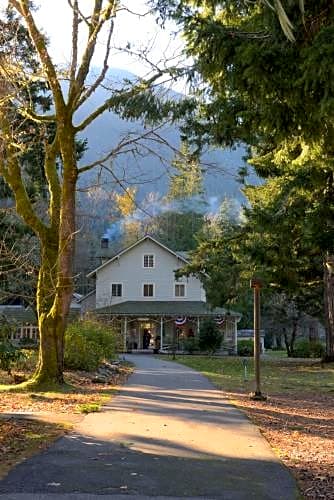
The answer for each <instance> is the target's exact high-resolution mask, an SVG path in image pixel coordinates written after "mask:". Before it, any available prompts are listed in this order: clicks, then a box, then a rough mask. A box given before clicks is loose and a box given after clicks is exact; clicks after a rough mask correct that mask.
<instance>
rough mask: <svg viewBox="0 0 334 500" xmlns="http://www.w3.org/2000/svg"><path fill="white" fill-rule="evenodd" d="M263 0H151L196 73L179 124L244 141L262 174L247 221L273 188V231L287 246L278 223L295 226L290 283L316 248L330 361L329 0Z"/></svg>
mask: <svg viewBox="0 0 334 500" xmlns="http://www.w3.org/2000/svg"><path fill="white" fill-rule="evenodd" d="M269 4H270V2H266V1H255V2H234V1H225V2H220V1H216V0H214V1H210V2H204V3H203V2H192V1H190V0H189V1H187V0H184V1H183V0H180V1H172V2H165V1H163V0H159V1H158V2H157V5H158V7H159V8H160V9H161V12H162V14H163V15H164V16H166V15H167V16H171V17H173V18H175V19H176V20H177V21H178V22H179V23H180V25H181V27H182V29H183V32H184V36H185V39H186V43H187V48H186V50H187V53H188V55H190V56H191V57H193V58H194V68H193V74H195V75H196V74H197V78H198V75H200V77H201V78H202V85H201V86H200V89H201V91H200V92H199V93H198V94H199V97H200V98H201V103H200V106H199V108H198V114H197V117H195V119H194V113H192V114H191V116H190V117H189V121H188V123H186V125H185V131H186V132H188V135H189V138H190V140H191V139H192V140H193V141H195V142H196V143H198V142H200V141H203V140H204V141H206V142H207V141H209V142H211V143H213V144H219V145H222V146H231V145H234V144H238V143H243V144H247V145H248V146H249V157H250V158H251V163H252V165H253V167H254V168H255V171H256V172H257V174H258V175H260V176H261V177H263V178H264V179H265V185H264V186H263V187H259V188H257V189H256V196H255V194H254V193H255V191H253V193H251V191H250V190H248V191H247V194H248V195H249V197H250V198H251V202H252V204H251V208H252V210H254V213H255V214H256V215H254V217H253V220H254V221H255V219H257V223H258V222H259V221H260V219H261V217H263V216H265V212H264V211H263V210H261V209H259V210H258V209H257V207H256V204H257V203H259V199H260V198H261V197H263V198H269V197H270V198H272V201H273V204H275V200H273V198H274V197H275V195H276V194H277V200H276V206H277V207H278V206H280V208H278V211H277V213H276V215H275V216H274V220H275V226H274V227H273V232H275V231H276V230H277V233H278V232H279V228H282V232H283V233H284V234H285V235H286V237H287V238H288V242H290V243H294V244H296V242H297V240H296V239H294V240H293V238H294V231H293V232H292V234H291V235H289V234H288V233H287V232H285V230H284V229H285V226H286V224H288V225H290V227H292V225H293V222H295V224H296V231H297V230H298V231H299V237H300V241H299V244H298V250H297V253H296V254H295V255H293V254H292V256H291V263H290V265H289V266H288V268H287V269H289V270H290V274H291V276H289V277H288V276H287V279H288V281H291V279H293V275H294V274H295V273H294V264H296V266H297V274H298V279H297V281H298V280H299V281H303V283H304V286H305V287H307V283H309V276H308V272H309V270H310V269H311V268H313V265H314V253H315V252H317V253H318V256H319V259H320V260H321V262H322V271H321V272H322V274H323V292H324V318H325V323H326V334H327V349H326V352H327V358H328V359H334V224H333V221H334V204H333V200H334V163H333V151H334V125H333V123H334V122H333V115H334V107H333V99H332V95H333V81H334V74H333V71H334V70H333V64H332V61H333V55H334V48H333V43H332V39H333V33H334V6H333V3H332V2H331V1H329V0H319V2H310V3H308V4H307V5H306V8H305V13H304V14H303V12H302V15H301V10H302V11H303V9H300V5H301V4H298V2H282V4H281V3H280V2H275V5H276V7H277V11H276V12H275V9H272V8H271V5H269ZM282 5H284V8H283V6H282ZM277 13H278V15H277ZM287 20H288V21H287ZM287 23H290V28H291V29H290V34H291V30H292V26H293V28H294V29H293V35H294V42H293V43H292V42H291V41H289V40H288V39H287V35H288V37H289V38H290V39H292V37H291V36H290V35H289V33H288V31H287V30H286V29H285V30H284V31H285V33H284V31H283V30H282V27H284V24H285V27H286V24H287ZM255 198H256V200H255ZM298 206H299V207H301V206H303V207H304V210H301V209H300V208H299V209H297V207H298ZM250 219H251V218H250ZM289 219H290V223H289V222H288V220H289ZM255 232H256V230H255ZM276 236H278V234H276V235H275V236H274V239H275V240H276V241H278V238H276ZM268 238H269V239H270V234H269V235H268ZM260 246H261V245H258V250H259V251H260V255H261V253H262V254H263V253H264V251H263V252H261V248H260ZM286 246H287V245H285V247H286ZM283 248H284V247H283ZM283 248H282V247H280V246H277V247H276V250H275V251H272V252H271V253H272V254H273V253H274V252H276V254H277V259H276V260H277V261H278V260H279V259H280V257H282V261H284V262H285V263H286V264H288V259H287V258H286V256H285V255H283V253H282V252H283ZM307 260H309V263H307V264H305V261H307ZM303 266H304V267H305V270H306V274H305V276H304V278H303V276H302V268H303ZM279 267H281V270H282V271H284V270H283V267H282V266H279ZM274 271H275V269H274ZM276 274H277V273H276ZM285 274H287V272H286V273H285Z"/></svg>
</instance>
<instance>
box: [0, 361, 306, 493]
mask: <svg viewBox="0 0 334 500" xmlns="http://www.w3.org/2000/svg"><path fill="white" fill-rule="evenodd" d="M129 359H130V360H131V361H132V362H134V363H135V364H136V366H137V369H136V371H135V373H134V375H132V376H131V377H130V379H129V381H128V383H127V384H126V385H125V386H124V387H123V388H122V389H121V390H120V393H119V395H118V396H116V397H114V398H113V399H112V400H111V402H110V404H109V405H107V406H106V407H105V408H104V410H103V411H102V412H100V413H95V414H94V413H91V414H89V415H88V416H87V417H86V418H85V419H84V420H83V421H82V422H81V423H80V424H78V425H77V426H76V428H75V431H74V432H73V433H71V434H69V435H67V436H65V437H64V438H62V439H60V440H58V441H57V442H56V443H55V444H54V445H53V446H51V447H50V448H49V449H48V450H46V451H45V452H43V453H41V454H40V455H37V456H35V457H33V458H31V459H29V460H27V461H26V462H24V463H22V464H20V465H19V466H17V467H16V468H15V469H14V470H13V471H12V472H11V473H10V474H9V475H8V476H7V478H5V479H4V480H3V481H2V482H0V499H7V500H14V499H22V500H23V499H24V500H30V499H31V500H44V499H51V498H53V499H58V498H59V499H63V500H65V499H66V500H76V499H77V500H81V499H83V500H93V499H95V498H96V499H98V498H101V496H103V497H104V498H112V499H113V500H117V498H119V497H120V498H124V496H125V495H126V496H127V497H128V498H134V497H135V498H138V497H139V498H140V497H142V498H155V499H158V498H163V497H172V498H182V497H188V498H193V499H195V498H205V499H218V498H219V499H224V500H225V499H226V500H246V499H247V500H249V499H256V500H262V499H263V500H264V499H268V500H269V499H272V500H280V499H282V500H294V499H296V498H298V494H297V490H296V486H295V482H294V480H293V478H292V477H291V475H290V474H289V472H288V471H287V469H285V468H284V467H283V466H282V465H281V463H280V462H279V461H278V460H277V458H276V457H275V456H274V454H273V453H272V451H271V449H270V447H269V445H268V444H267V442H266V441H265V440H264V438H263V437H262V436H261V434H260V433H259V431H258V430H257V428H256V427H255V426H253V425H252V424H251V423H250V421H249V420H248V419H247V418H246V417H245V416H244V415H243V414H242V413H241V412H239V411H238V410H236V409H235V408H234V407H233V406H232V405H230V404H229V403H228V402H227V401H226V400H223V399H222V398H221V394H220V392H219V391H217V390H215V389H214V387H213V386H212V385H211V384H210V382H208V380H207V379H205V378H204V377H202V376H201V375H200V374H198V373H197V372H195V371H193V370H191V369H189V368H186V367H184V366H181V365H178V364H175V363H171V362H168V361H164V360H162V361H161V360H158V359H154V358H153V356H143V355H141V356H139V355H137V356H135V355H132V356H129Z"/></svg>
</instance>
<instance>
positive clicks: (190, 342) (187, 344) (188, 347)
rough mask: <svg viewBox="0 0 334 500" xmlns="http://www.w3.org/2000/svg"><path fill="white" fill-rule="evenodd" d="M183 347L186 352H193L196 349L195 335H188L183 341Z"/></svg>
mask: <svg viewBox="0 0 334 500" xmlns="http://www.w3.org/2000/svg"><path fill="white" fill-rule="evenodd" d="M183 349H184V350H185V352H188V353H189V354H193V352H195V351H197V349H198V342H197V339H196V338H195V337H188V338H186V339H185V340H184V341H183Z"/></svg>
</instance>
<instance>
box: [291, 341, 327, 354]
mask: <svg viewBox="0 0 334 500" xmlns="http://www.w3.org/2000/svg"><path fill="white" fill-rule="evenodd" d="M324 352H325V348H324V346H323V344H322V343H321V342H317V341H312V342H310V341H309V340H307V339H300V340H297V341H296V343H295V346H294V349H293V353H292V357H294V358H321V357H322V356H323V355H324Z"/></svg>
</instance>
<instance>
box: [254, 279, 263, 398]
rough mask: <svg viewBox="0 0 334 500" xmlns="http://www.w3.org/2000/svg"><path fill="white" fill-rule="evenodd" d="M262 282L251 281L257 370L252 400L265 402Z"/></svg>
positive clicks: (255, 366) (255, 364)
mask: <svg viewBox="0 0 334 500" xmlns="http://www.w3.org/2000/svg"><path fill="white" fill-rule="evenodd" d="M262 284H263V283H262V281H261V280H260V279H259V278H252V279H251V280H250V287H251V288H253V290H254V369H255V392H253V393H251V395H250V396H251V399H253V400H256V401H264V400H265V399H266V397H265V396H263V394H262V393H261V377H260V349H261V348H260V290H261V288H262Z"/></svg>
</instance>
